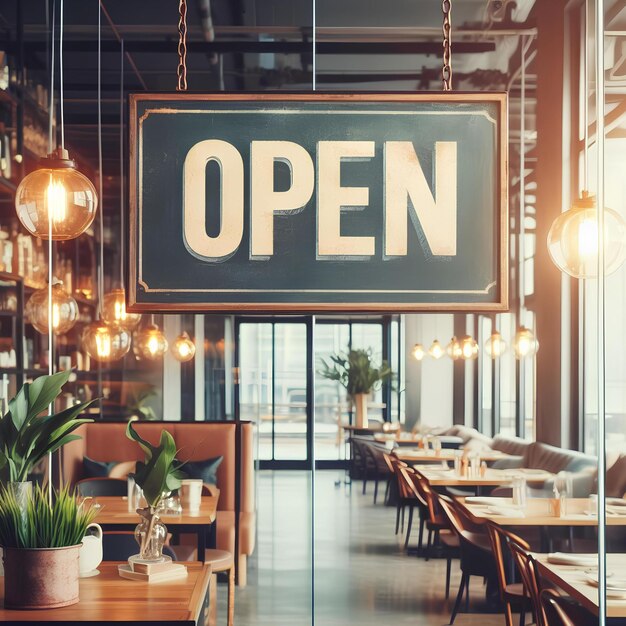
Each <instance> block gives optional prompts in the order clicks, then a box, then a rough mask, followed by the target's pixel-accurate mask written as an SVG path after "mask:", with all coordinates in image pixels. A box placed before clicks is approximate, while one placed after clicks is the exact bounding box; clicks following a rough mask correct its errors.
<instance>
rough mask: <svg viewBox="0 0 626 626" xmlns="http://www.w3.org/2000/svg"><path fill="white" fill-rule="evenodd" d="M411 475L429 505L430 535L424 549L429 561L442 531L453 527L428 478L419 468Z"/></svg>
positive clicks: (428, 522)
mask: <svg viewBox="0 0 626 626" xmlns="http://www.w3.org/2000/svg"><path fill="white" fill-rule="evenodd" d="M410 476H411V479H412V481H413V484H414V485H415V489H416V491H417V493H418V494H419V496H420V497H421V499H422V500H423V501H424V502H425V503H426V507H427V512H428V517H427V519H426V530H428V536H427V541H426V550H425V551H424V558H425V560H426V561H428V559H429V558H430V555H431V552H432V550H433V548H434V547H436V546H439V545H440V536H441V531H442V530H452V529H451V527H450V523H449V522H448V519H447V518H446V516H445V514H444V513H443V511H442V510H441V506H440V505H439V498H438V497H437V496H436V493H435V492H434V491H433V489H432V488H431V486H430V483H429V482H428V479H427V478H426V477H425V476H424V475H423V474H420V472H418V471H417V470H415V471H414V473H413V474H411V475H410Z"/></svg>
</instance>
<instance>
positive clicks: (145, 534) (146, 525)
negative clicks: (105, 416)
mask: <svg viewBox="0 0 626 626" xmlns="http://www.w3.org/2000/svg"><path fill="white" fill-rule="evenodd" d="M126 435H127V437H128V438H129V439H131V440H133V441H136V442H137V443H138V444H139V446H140V447H141V449H142V450H143V451H144V454H145V461H144V462H143V463H142V462H141V461H138V462H137V467H136V469H135V473H134V475H133V478H134V479H135V483H136V484H137V485H138V486H139V487H140V488H141V489H142V490H143V496H144V498H145V500H146V504H147V506H146V507H145V508H142V509H137V513H138V514H139V516H140V517H141V518H142V519H141V522H140V523H139V524H138V525H137V528H136V529H135V539H136V540H137V543H138V544H139V554H138V555H135V556H134V557H131V558H130V559H129V561H134V562H137V561H139V562H148V563H155V562H156V563H158V562H163V561H165V560H168V559H166V558H165V557H164V556H163V544H164V543H165V538H166V537H167V528H166V527H165V524H163V522H161V521H160V519H159V515H158V512H157V509H158V506H159V503H160V502H161V499H162V498H163V496H164V495H165V494H167V493H169V492H171V491H173V490H174V489H178V488H179V487H180V485H181V480H182V479H183V478H185V474H184V473H183V472H182V471H181V469H180V468H181V464H180V463H178V462H177V461H176V443H175V442H174V438H173V437H172V435H170V433H168V432H167V431H166V430H163V431H162V432H161V438H160V441H159V445H158V446H154V445H152V444H151V443H150V442H149V441H146V440H145V439H142V438H141V437H140V436H139V434H138V433H137V431H136V430H135V429H134V428H133V422H128V426H127V427H126ZM168 558H169V557H168Z"/></svg>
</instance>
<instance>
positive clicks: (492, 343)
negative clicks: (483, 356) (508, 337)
mask: <svg viewBox="0 0 626 626" xmlns="http://www.w3.org/2000/svg"><path fill="white" fill-rule="evenodd" d="M506 348H507V346H506V341H504V339H502V335H501V334H500V333H499V332H498V331H497V330H494V331H493V333H491V336H490V337H489V339H487V341H486V342H485V352H486V353H487V354H488V355H489V356H490V357H491V358H492V359H497V358H499V357H501V356H502V355H503V354H504V353H505V352H506Z"/></svg>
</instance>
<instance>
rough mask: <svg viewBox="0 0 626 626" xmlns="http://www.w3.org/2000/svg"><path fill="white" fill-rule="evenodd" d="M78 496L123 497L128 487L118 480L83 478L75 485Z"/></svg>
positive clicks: (123, 481) (124, 482)
mask: <svg viewBox="0 0 626 626" xmlns="http://www.w3.org/2000/svg"><path fill="white" fill-rule="evenodd" d="M76 491H77V492H78V495H80V496H83V497H84V498H89V497H91V498H97V497H98V496H125V495H126V494H127V493H128V486H127V484H126V481H125V480H122V479H120V478H85V479H83V480H79V481H78V482H77V483H76Z"/></svg>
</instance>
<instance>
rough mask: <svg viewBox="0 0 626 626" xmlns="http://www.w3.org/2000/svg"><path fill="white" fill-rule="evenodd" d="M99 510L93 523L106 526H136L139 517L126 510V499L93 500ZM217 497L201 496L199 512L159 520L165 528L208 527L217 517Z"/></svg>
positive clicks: (114, 497)
mask: <svg viewBox="0 0 626 626" xmlns="http://www.w3.org/2000/svg"><path fill="white" fill-rule="evenodd" d="M93 502H94V504H96V505H100V507H101V508H100V510H99V511H98V514H97V516H96V519H95V520H94V521H96V522H98V524H106V525H109V526H110V525H114V524H119V525H128V524H133V523H134V524H138V523H139V517H138V515H137V512H136V511H129V510H128V499H127V498H125V497H120V496H98V497H97V498H93ZM217 502H218V496H202V502H201V503H200V510H199V511H197V512H195V513H192V512H190V511H185V510H184V509H183V512H182V514H181V515H162V516H161V519H162V520H163V523H164V524H165V525H166V526H177V525H183V524H184V525H196V526H197V525H210V524H212V523H213V522H214V521H215V518H216V515H217Z"/></svg>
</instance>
